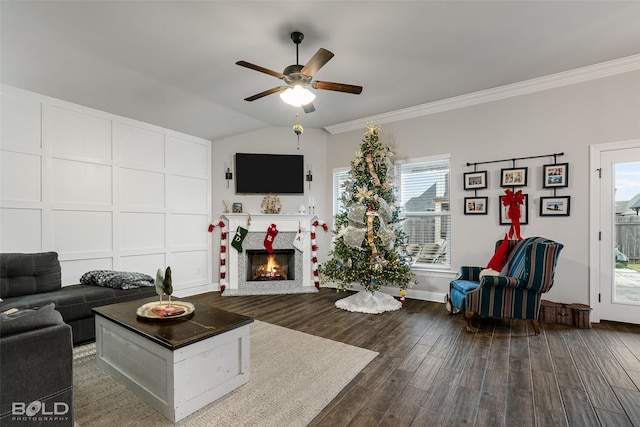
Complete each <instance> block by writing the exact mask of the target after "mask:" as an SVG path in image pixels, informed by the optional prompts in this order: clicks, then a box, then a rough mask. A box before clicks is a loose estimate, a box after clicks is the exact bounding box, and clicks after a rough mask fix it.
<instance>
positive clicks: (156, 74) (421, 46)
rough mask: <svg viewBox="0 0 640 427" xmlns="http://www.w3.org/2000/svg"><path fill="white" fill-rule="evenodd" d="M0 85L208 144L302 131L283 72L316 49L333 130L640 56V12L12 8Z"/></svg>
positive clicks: (607, 7) (313, 117)
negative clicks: (338, 87) (349, 89)
mask: <svg viewBox="0 0 640 427" xmlns="http://www.w3.org/2000/svg"><path fill="white" fill-rule="evenodd" d="M0 15H1V36H2V41H1V42H2V45H1V48H2V53H1V55H2V56H1V78H2V83H5V84H8V85H12V86H16V87H20V88H24V89H27V90H31V91H34V92H38V93H42V94H45V95H49V96H52V97H55V98H60V99H64V100H67V101H71V102H74V103H78V104H82V105H86V106H89V107H93V108H96V109H99V110H103V111H108V112H111V113H115V114H119V115H123V116H126V117H130V118H134V119H138V120H142V121H145V122H148V123H153V124H156V125H159V126H162V127H166V128H170V129H174V130H178V131H181V132H185V133H188V134H192V135H197V136H200V137H203V138H206V139H211V140H215V139H219V138H222V137H226V136H231V135H236V134H241V133H245V132H248V131H252V130H257V129H260V128H264V127H272V126H292V125H293V124H295V114H296V109H295V108H293V107H290V106H287V105H286V104H284V103H283V102H282V101H281V100H280V98H279V96H278V95H269V96H267V97H265V98H262V99H259V100H257V101H254V102H246V101H244V100H243V99H244V98H246V97H247V96H250V95H253V94H256V93H258V92H261V91H263V90H266V89H269V88H272V87H275V86H279V85H280V84H281V83H282V82H281V81H280V80H278V79H276V78H274V77H271V76H269V75H267V74H263V73H259V72H256V71H253V70H249V69H246V68H242V67H239V66H237V65H235V62H236V61H238V60H241V59H242V60H245V61H248V62H251V63H253V64H257V65H260V66H263V67H266V68H269V69H272V70H275V71H278V72H282V70H283V69H284V67H285V66H287V65H290V64H295V59H296V58H295V45H294V44H293V43H292V41H291V39H290V36H289V35H290V33H291V32H292V31H296V30H297V31H301V32H303V33H304V35H305V39H304V41H303V42H302V44H301V45H300V63H305V62H306V61H307V60H308V59H309V58H310V57H311V56H312V55H313V54H314V53H315V52H316V51H317V50H318V48H320V47H323V48H325V49H328V50H330V51H332V52H333V53H334V54H335V56H334V58H333V59H332V60H331V61H329V62H328V63H327V64H326V65H325V66H324V67H323V68H322V69H321V70H320V71H318V72H317V73H316V75H315V78H316V79H318V80H325V81H333V82H340V83H349V84H356V85H361V86H363V87H364V90H363V92H362V94H361V95H351V94H344V93H338V92H330V91H315V93H316V95H317V98H316V100H315V101H314V104H315V106H316V111H315V112H313V113H310V114H305V113H303V112H301V121H302V124H303V126H305V127H311V128H324V127H327V126H331V125H335V124H339V123H344V122H347V121H351V120H357V119H363V118H366V117H369V116H372V115H377V114H381V113H386V112H390V111H395V110H398V109H404V108H409V107H413V106H417V105H421V104H426V103H430V102H434V101H438V100H442V99H447V98H451V97H455V96H459V95H463V94H467V93H472V92H476V91H480V90H486V89H490V88H494V87H498V86H503V85H507V84H511V83H516V82H520V81H524V80H529V79H533V78H537V77H541V76H546V75H550V74H554V73H558V72H563V71H567V70H572V69H576V68H580V67H584V66H588V65H592V64H598V63H602V62H605V61H610V60H614V59H617V58H623V57H627V56H631V55H637V54H640V1H575V0H574V1H329V0H324V1H321V0H317V1H305V0H297V1H238V0H234V1H164V2H159V1H105V2H103V1H55V0H50V1H5V0H3V1H2V3H1V9H0Z"/></svg>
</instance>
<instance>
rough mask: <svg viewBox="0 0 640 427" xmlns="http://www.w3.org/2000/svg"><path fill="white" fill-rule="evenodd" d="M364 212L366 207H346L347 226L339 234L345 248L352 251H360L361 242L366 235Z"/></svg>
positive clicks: (357, 205)
mask: <svg viewBox="0 0 640 427" xmlns="http://www.w3.org/2000/svg"><path fill="white" fill-rule="evenodd" d="M366 212H367V207H366V206H364V205H361V204H353V205H350V206H348V207H347V220H348V221H349V225H348V226H347V227H345V228H344V229H343V230H342V233H341V234H342V240H344V243H345V244H346V245H347V246H350V247H352V248H354V249H362V242H363V241H364V237H365V235H366V234H367V224H366V221H365V214H366Z"/></svg>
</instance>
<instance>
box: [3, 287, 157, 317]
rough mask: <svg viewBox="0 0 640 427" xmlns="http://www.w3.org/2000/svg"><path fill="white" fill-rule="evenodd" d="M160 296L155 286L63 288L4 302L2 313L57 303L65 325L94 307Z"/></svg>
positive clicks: (90, 314) (89, 315)
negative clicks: (11, 309)
mask: <svg viewBox="0 0 640 427" xmlns="http://www.w3.org/2000/svg"><path fill="white" fill-rule="evenodd" d="M154 295H157V294H156V291H155V287H144V288H138V289H129V290H122V289H112V288H105V287H102V286H93V285H70V286H64V287H62V289H59V290H57V291H55V292H47V293H43V294H33V295H25V296H22V297H18V298H8V299H5V300H4V301H3V302H2V305H1V307H2V310H3V311H4V310H8V309H9V308H14V307H15V308H19V309H22V308H34V307H39V306H41V305H44V304H47V303H54V304H55V308H56V310H58V311H59V312H60V314H62V317H63V319H64V321H65V322H70V321H74V320H78V319H86V318H90V317H92V316H93V312H92V311H91V309H92V308H94V307H100V306H103V305H108V304H115V303H118V302H123V301H129V300H134V299H139V298H146V297H150V296H154Z"/></svg>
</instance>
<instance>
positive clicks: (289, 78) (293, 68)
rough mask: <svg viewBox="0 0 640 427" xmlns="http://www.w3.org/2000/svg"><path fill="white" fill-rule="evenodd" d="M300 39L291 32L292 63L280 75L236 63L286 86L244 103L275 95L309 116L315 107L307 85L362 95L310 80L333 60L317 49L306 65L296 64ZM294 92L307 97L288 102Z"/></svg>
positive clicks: (348, 87)
mask: <svg viewBox="0 0 640 427" xmlns="http://www.w3.org/2000/svg"><path fill="white" fill-rule="evenodd" d="M303 39H304V34H302V33H301V32H299V31H294V32H293V33H291V40H292V41H293V43H295V45H296V64H295V65H289V66H288V67H286V68H285V69H284V71H283V72H282V73H279V72H277V71H273V70H269V69H267V68H264V67H261V66H259V65H255V64H251V63H249V62H247V61H238V62H236V64H237V65H240V66H241V67H246V68H250V69H252V70H255V71H260V72H261V73H265V74H269V75H270V76H273V77H275V78H277V79H280V80H282V81H284V83H286V86H276V87H274V88H271V89H267V90H265V91H264V92H260V93H257V94H255V95H253V96H250V97H248V98H245V99H244V100H245V101H255V100H256V99H260V98H262V97H264V96H267V95H271V94H273V93H279V92H282V93H281V94H280V96H281V97H282V98H283V100H284V101H285V102H287V103H290V104H291V105H294V106H300V105H301V106H302V108H303V109H304V112H305V113H311V112H313V111H315V107H314V106H313V102H311V101H313V98H315V95H313V93H311V92H310V91H309V90H308V89H306V86H307V85H310V86H311V87H312V88H313V89H319V90H333V91H336V92H345V93H353V94H356V95H359V94H360V93H361V92H362V86H355V85H349V84H345V83H333V82H324V81H319V80H313V81H312V79H313V76H314V75H315V73H316V72H317V71H318V70H319V69H320V68H322V67H323V66H324V65H325V64H326V63H327V62H329V60H330V59H331V58H333V53H332V52H330V51H328V50H326V49H323V48H320V49H318V51H317V52H316V53H315V55H313V56H312V57H311V59H310V60H309V62H307V63H306V64H305V65H300V64H299V63H298V62H299V60H298V46H299V45H300V43H302V40H303ZM294 92H296V93H301V94H303V95H307V96H308V98H306V99H305V98H301V99H300V100H295V101H289V100H288V96H289V95H293V94H294Z"/></svg>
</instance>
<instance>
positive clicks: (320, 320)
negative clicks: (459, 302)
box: [206, 288, 640, 427]
mask: <svg viewBox="0 0 640 427" xmlns="http://www.w3.org/2000/svg"><path fill="white" fill-rule="evenodd" d="M347 295H348V294H345V293H336V291H335V290H333V289H327V288H322V289H321V290H320V292H319V293H318V294H299V295H272V296H271V295H268V296H221V295H220V293H217V292H216V293H212V294H207V298H206V301H207V303H208V304H211V305H213V306H215V307H218V308H221V309H224V310H229V311H233V312H236V313H241V314H244V315H247V316H251V317H254V318H255V319H257V320H261V321H264V322H268V323H272V324H276V325H280V326H284V327H287V328H291V329H295V330H298V331H302V332H306V333H309V334H313V335H317V336H320V337H324V338H329V339H332V340H336V341H340V342H343V343H346V344H351V345H354V346H358V347H362V348H367V349H370V350H374V351H377V352H379V353H380V354H379V356H377V357H376V358H375V359H374V360H373V361H372V362H371V363H370V364H369V365H368V366H367V367H366V368H365V369H364V370H362V371H361V372H360V374H359V375H358V376H357V377H356V378H354V379H353V381H351V383H349V385H348V386H347V387H345V388H344V389H343V390H342V391H341V392H340V394H339V395H338V396H337V397H336V398H335V399H334V400H333V401H332V402H331V403H330V404H329V405H327V406H326V407H325V409H324V410H323V411H322V412H321V413H320V414H318V416H317V417H316V418H315V419H314V420H313V421H312V423H311V424H310V425H311V426H332V427H338V426H378V425H381V426H394V427H396V426H461V425H470V426H567V425H568V426H580V427H583V426H600V425H601V426H640V326H638V325H629V324H620V323H613V322H603V323H600V324H594V325H593V326H594V327H593V328H592V329H575V328H570V327H568V326H562V325H556V324H544V323H541V329H542V332H541V335H539V336H535V335H534V332H533V327H532V325H531V322H524V321H520V320H513V321H508V320H492V319H479V318H478V319H475V321H474V325H475V326H478V327H479V328H478V331H477V332H475V333H472V334H468V333H466V331H465V321H464V319H463V317H462V316H461V315H454V316H451V315H449V314H448V313H447V312H446V310H445V309H444V305H443V304H439V303H433V302H427V301H419V300H411V299H409V300H407V301H405V303H404V306H403V307H402V309H400V310H398V311H394V312H388V313H383V314H377V315H375V314H362V313H350V312H347V311H344V310H340V309H337V308H335V306H334V302H335V301H336V300H338V299H340V298H344V297H345V296H347ZM309 386H310V387H312V386H313V385H312V384H310V385H309Z"/></svg>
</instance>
